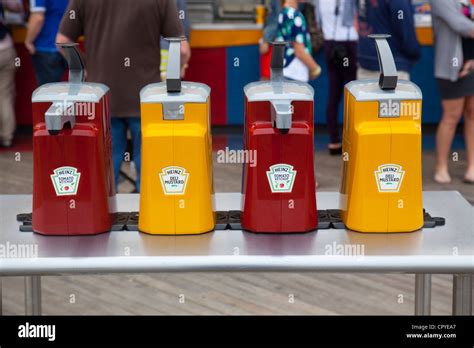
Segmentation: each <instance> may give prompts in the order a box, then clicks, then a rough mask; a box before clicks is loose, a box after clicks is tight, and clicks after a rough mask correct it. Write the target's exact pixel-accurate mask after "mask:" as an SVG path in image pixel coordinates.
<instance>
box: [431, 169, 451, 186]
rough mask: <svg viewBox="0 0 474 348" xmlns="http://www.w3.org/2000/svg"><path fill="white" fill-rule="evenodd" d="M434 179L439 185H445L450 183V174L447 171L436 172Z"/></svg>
mask: <svg viewBox="0 0 474 348" xmlns="http://www.w3.org/2000/svg"><path fill="white" fill-rule="evenodd" d="M434 181H436V182H437V183H438V184H441V185H447V184H450V183H451V181H452V180H451V176H450V175H449V173H448V172H436V173H435V175H434Z"/></svg>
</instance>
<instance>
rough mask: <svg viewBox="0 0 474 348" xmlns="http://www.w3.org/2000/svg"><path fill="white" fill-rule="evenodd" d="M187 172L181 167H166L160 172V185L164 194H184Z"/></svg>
mask: <svg viewBox="0 0 474 348" xmlns="http://www.w3.org/2000/svg"><path fill="white" fill-rule="evenodd" d="M188 178H189V173H186V169H184V168H181V167H175V166H171V167H166V168H163V170H162V171H161V173H160V180H161V186H162V187H163V192H164V194H165V195H184V193H185V191H186V184H187V182H188Z"/></svg>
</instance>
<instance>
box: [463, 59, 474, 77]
mask: <svg viewBox="0 0 474 348" xmlns="http://www.w3.org/2000/svg"><path fill="white" fill-rule="evenodd" d="M473 72H474V59H471V60H468V61H466V62H465V63H464V66H463V68H462V70H461V72H460V73H459V77H460V78H463V77H466V76H467V75H469V74H471V73H473Z"/></svg>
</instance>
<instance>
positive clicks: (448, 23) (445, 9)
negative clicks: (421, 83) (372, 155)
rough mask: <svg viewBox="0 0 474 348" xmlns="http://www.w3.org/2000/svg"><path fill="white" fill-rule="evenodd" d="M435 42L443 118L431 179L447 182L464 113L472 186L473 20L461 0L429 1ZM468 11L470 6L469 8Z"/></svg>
mask: <svg viewBox="0 0 474 348" xmlns="http://www.w3.org/2000/svg"><path fill="white" fill-rule="evenodd" d="M430 3H431V9H432V16H433V32H434V39H435V77H436V80H437V82H438V88H439V91H440V94H441V99H442V101H441V103H442V106H443V115H442V117H441V121H440V123H439V126H438V130H437V134H436V150H437V151H436V169H435V175H434V179H435V181H436V182H438V183H440V184H448V183H450V182H451V176H450V175H449V170H448V157H449V152H450V150H451V145H452V142H453V138H454V134H455V133H456V127H457V125H458V124H459V121H460V120H461V118H462V115H463V114H464V137H465V142H466V152H467V165H468V167H467V170H466V174H465V176H464V181H465V182H466V183H469V184H474V57H473V56H472V52H473V50H474V47H473V43H474V40H473V39H474V21H473V19H474V17H473V16H472V13H470V12H466V11H465V10H466V9H465V8H463V6H464V7H468V6H469V3H468V2H465V1H462V0H431V1H430ZM471 10H472V7H471Z"/></svg>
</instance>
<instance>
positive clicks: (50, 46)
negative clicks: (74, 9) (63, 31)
mask: <svg viewBox="0 0 474 348" xmlns="http://www.w3.org/2000/svg"><path fill="white" fill-rule="evenodd" d="M68 3H69V0H30V11H31V12H32V13H35V12H36V13H39V12H42V13H44V24H43V28H42V29H41V31H40V33H39V34H38V37H37V38H36V40H35V42H34V44H35V48H36V50H37V51H38V52H57V51H58V49H57V47H56V34H57V33H58V28H59V24H60V23H61V19H62V18H63V15H64V12H65V11H66V8H67V6H68Z"/></svg>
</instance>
